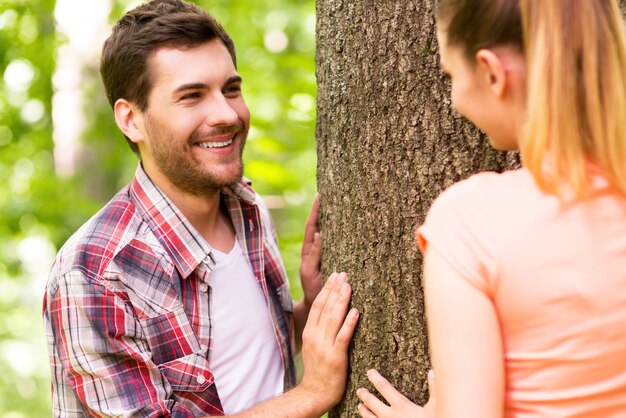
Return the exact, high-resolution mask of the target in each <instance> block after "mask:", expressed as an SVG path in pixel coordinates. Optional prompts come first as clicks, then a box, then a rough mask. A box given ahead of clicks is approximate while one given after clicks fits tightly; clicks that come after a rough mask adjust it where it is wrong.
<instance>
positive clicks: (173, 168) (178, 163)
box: [146, 119, 247, 196]
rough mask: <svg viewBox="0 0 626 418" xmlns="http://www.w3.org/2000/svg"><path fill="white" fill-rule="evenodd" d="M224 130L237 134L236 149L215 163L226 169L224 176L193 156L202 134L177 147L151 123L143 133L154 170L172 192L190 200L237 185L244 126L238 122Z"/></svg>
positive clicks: (164, 133)
mask: <svg viewBox="0 0 626 418" xmlns="http://www.w3.org/2000/svg"><path fill="white" fill-rule="evenodd" d="M225 129H230V130H231V131H232V132H237V133H236V135H235V138H234V143H235V146H236V147H237V148H238V149H237V150H236V151H235V152H233V153H231V154H229V155H227V156H224V157H223V158H222V159H221V160H220V161H219V165H220V166H223V165H228V167H229V170H228V172H226V173H216V172H213V171H212V170H211V167H206V164H203V163H202V162H200V161H198V159H197V158H195V156H194V152H193V148H194V147H196V146H197V145H193V144H196V143H198V142H199V141H200V140H201V138H203V137H204V136H207V135H206V134H203V133H201V132H197V131H196V132H194V133H192V134H191V136H189V138H187V141H185V143H184V144H180V143H177V141H176V140H175V137H174V135H172V134H170V133H169V132H168V131H167V130H166V129H163V128H162V127H159V126H158V124H157V123H155V122H154V120H150V119H148V120H147V123H146V130H147V133H148V135H149V136H150V138H152V141H151V143H152V157H153V158H154V162H155V164H156V166H157V167H158V168H159V170H160V171H161V172H162V173H163V174H164V175H165V177H167V179H168V180H169V181H170V182H171V183H172V184H173V185H174V186H175V187H176V188H178V189H179V190H181V191H183V192H185V193H189V194H191V195H194V196H207V195H213V194H214V193H215V192H217V191H219V190H221V189H222V188H224V187H228V186H232V185H234V184H236V183H238V182H239V181H240V180H241V178H242V176H243V169H244V164H243V160H242V155H243V148H244V145H245V141H246V136H247V132H246V129H245V126H244V125H243V123H242V122H240V123H238V124H237V125H236V126H234V127H229V128H225ZM231 166H232V167H231Z"/></svg>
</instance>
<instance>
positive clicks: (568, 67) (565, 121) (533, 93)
mask: <svg viewBox="0 0 626 418" xmlns="http://www.w3.org/2000/svg"><path fill="white" fill-rule="evenodd" d="M520 10H521V16H522V25H523V33H524V45H525V50H526V58H527V65H528V67H527V74H528V80H527V83H528V84H527V86H528V87H527V88H528V94H527V100H528V113H527V122H526V131H525V134H524V137H523V138H522V139H521V141H520V151H521V154H522V160H523V161H524V165H525V166H526V167H527V168H528V170H530V172H531V173H533V176H534V177H535V179H536V181H537V184H538V185H539V187H541V188H542V189H544V190H546V191H548V192H552V193H559V191H560V190H559V189H560V188H559V185H560V184H561V183H562V182H563V181H564V182H565V184H567V185H568V186H569V187H570V188H571V189H572V191H573V192H574V194H575V195H576V196H578V197H583V196H584V195H586V194H587V193H588V191H589V181H590V179H589V170H588V164H589V163H590V162H592V163H595V164H597V165H599V166H600V168H601V169H602V171H603V173H604V175H605V176H606V177H607V178H608V180H609V182H610V183H611V184H612V185H613V186H614V187H615V188H616V189H617V190H619V191H620V192H621V193H622V194H624V195H626V36H625V34H624V21H623V18H622V15H621V13H620V10H619V7H618V5H617V3H616V2H615V1H614V0H599V1H597V0H557V1H555V0H547V1H546V0H541V1H537V0H520ZM548 158H549V161H547V159H548Z"/></svg>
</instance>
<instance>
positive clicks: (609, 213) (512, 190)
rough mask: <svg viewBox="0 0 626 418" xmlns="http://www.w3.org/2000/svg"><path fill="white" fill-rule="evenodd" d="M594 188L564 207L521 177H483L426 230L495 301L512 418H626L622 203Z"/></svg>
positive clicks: (452, 195) (459, 189) (439, 210)
mask: <svg viewBox="0 0 626 418" xmlns="http://www.w3.org/2000/svg"><path fill="white" fill-rule="evenodd" d="M594 183H595V184H594V188H593V192H592V194H591V196H590V198H589V199H586V200H584V201H578V202H577V203H567V201H566V200H560V199H559V198H558V197H556V196H554V195H548V194H545V193H543V192H540V191H539V189H538V188H537V187H536V185H535V183H534V181H533V179H532V176H531V175H530V173H529V172H528V171H527V170H525V169H521V170H517V171H514V172H508V173H504V174H495V173H485V174H479V175H477V176H474V177H472V178H471V179H469V180H468V181H465V182H462V183H459V184H457V185H455V186H453V187H452V188H451V189H450V190H448V191H447V192H445V193H444V194H443V195H442V196H441V197H440V198H439V199H438V200H437V201H436V203H435V204H434V205H433V208H432V210H431V213H430V214H429V217H428V219H427V221H426V223H425V225H424V226H423V227H422V228H421V230H420V233H421V234H422V236H423V238H424V240H425V241H427V242H428V246H429V247H434V248H439V250H440V251H438V252H439V253H440V254H444V253H445V254H446V256H445V257H446V258H447V261H448V262H449V263H451V264H452V266H453V267H454V268H455V269H457V271H461V272H463V274H462V276H463V277H464V278H465V279H467V280H468V281H469V282H470V283H472V284H473V285H474V286H475V287H477V288H479V289H480V290H481V291H482V292H484V293H485V294H487V295H488V296H489V297H490V298H491V299H492V300H493V302H494V305H495V308H496V310H497V313H498V316H499V319H500V324H501V331H502V339H503V344H504V354H505V375H506V395H505V398H506V399H505V406H506V412H507V413H506V415H505V416H511V417H530V416H532V417H538V416H568V417H594V418H599V417H613V416H626V198H624V197H623V196H621V195H618V194H616V193H614V192H613V191H612V190H611V189H610V188H609V187H608V185H607V183H606V182H605V181H604V180H603V179H602V177H600V176H599V175H595V176H594ZM460 349H462V348H460ZM477 383H478V382H477Z"/></svg>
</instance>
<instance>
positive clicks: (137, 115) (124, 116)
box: [113, 99, 145, 144]
mask: <svg viewBox="0 0 626 418" xmlns="http://www.w3.org/2000/svg"><path fill="white" fill-rule="evenodd" d="M113 113H114V114H115V122H116V123H117V126H118V127H119V128H120V130H121V131H122V132H123V133H124V135H125V136H126V137H127V138H128V139H130V140H131V141H132V142H134V143H136V144H138V143H140V142H143V141H144V139H145V136H144V133H143V113H142V112H141V111H139V109H137V106H136V105H134V104H133V103H131V102H129V101H128V100H125V99H118V100H117V101H116V102H115V106H113Z"/></svg>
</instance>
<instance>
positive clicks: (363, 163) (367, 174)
mask: <svg viewBox="0 0 626 418" xmlns="http://www.w3.org/2000/svg"><path fill="white" fill-rule="evenodd" d="M436 4H437V2H436V0H402V1H380V0H318V1H317V33H318V35H317V45H318V49H317V77H318V83H319V84H318V85H319V87H318V89H319V90H318V114H317V117H318V124H317V146H318V156H319V164H318V187H319V191H320V195H321V230H322V236H323V269H324V273H325V276H327V275H328V274H329V273H330V272H332V271H335V270H336V271H347V272H348V273H349V274H350V276H351V279H350V280H351V283H352V286H353V289H354V297H353V304H354V305H355V306H357V307H359V308H360V310H361V312H362V316H361V320H360V325H359V327H358V329H357V333H356V336H355V338H354V342H353V347H352V350H351V360H350V364H351V370H350V374H349V382H348V387H347V391H346V396H345V399H344V401H343V402H342V403H341V404H340V405H339V406H338V407H337V408H336V409H335V410H334V411H332V412H331V413H330V416H331V417H352V416H357V413H356V405H357V404H358V399H357V398H356V395H355V390H356V388H358V387H360V386H368V387H369V385H368V383H367V379H366V376H365V372H366V371H367V370H368V369H369V368H377V369H378V370H380V371H381V372H382V374H383V375H385V376H387V377H388V378H390V380H391V381H392V383H394V384H395V385H396V386H397V387H399V388H400V390H401V391H402V392H404V393H405V394H407V395H408V396H409V397H410V398H411V399H413V400H415V401H417V402H419V403H420V404H423V403H424V402H425V400H426V399H427V397H428V394H427V385H426V373H427V371H428V369H429V358H428V341H427V334H426V325H425V319H424V308H423V295H422V289H421V284H420V283H421V279H420V276H421V257H420V254H419V252H418V250H417V248H416V245H415V239H414V230H415V227H416V226H418V225H420V224H421V222H422V221H423V220H424V217H425V215H426V212H427V210H428V208H429V206H430V204H431V202H432V200H433V199H434V198H435V197H436V196H437V195H438V194H439V193H440V192H441V191H442V190H443V189H444V188H446V187H447V186H449V185H451V184H452V183H453V182H456V181H458V180H460V179H462V178H465V177H468V176H469V175H471V174H472V173H475V172H478V171H483V170H502V169H504V168H505V167H506V166H507V164H512V163H513V161H514V160H515V157H514V156H513V157H509V158H507V156H506V155H505V154H502V153H496V152H494V151H492V150H491V149H490V147H489V144H488V141H487V140H486V138H485V137H484V135H483V134H482V133H480V132H479V131H478V130H477V129H475V128H473V127H472V126H471V125H470V124H469V123H467V122H466V121H465V120H464V119H463V118H461V117H460V116H458V115H457V114H456V113H455V112H454V111H453V110H452V108H451V106H450V99H449V85H448V83H447V81H446V80H445V79H444V77H442V75H441V73H440V70H439V67H438V66H439V58H438V53H437V42H436V28H435V8H436ZM507 160H508V162H507Z"/></svg>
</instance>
